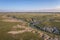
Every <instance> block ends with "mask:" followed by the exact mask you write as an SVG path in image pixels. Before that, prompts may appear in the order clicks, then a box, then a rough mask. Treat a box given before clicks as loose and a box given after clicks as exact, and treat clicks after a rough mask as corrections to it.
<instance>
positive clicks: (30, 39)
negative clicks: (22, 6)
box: [0, 13, 60, 40]
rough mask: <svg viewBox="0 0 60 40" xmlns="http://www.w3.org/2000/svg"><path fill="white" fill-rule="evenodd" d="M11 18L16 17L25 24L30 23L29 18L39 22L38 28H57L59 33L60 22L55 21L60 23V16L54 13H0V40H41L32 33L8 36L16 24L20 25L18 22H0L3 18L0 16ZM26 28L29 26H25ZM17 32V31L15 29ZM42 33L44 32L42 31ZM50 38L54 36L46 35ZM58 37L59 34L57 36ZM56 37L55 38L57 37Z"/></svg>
mask: <svg viewBox="0 0 60 40" xmlns="http://www.w3.org/2000/svg"><path fill="white" fill-rule="evenodd" d="M8 15H9V16H12V17H16V18H18V19H21V20H24V21H26V22H27V23H29V22H31V21H32V20H31V18H33V19H34V20H35V21H41V23H40V24H38V26H41V27H43V26H47V27H49V26H50V27H55V26H56V27H57V28H58V29H59V31H60V22H56V21H55V20H59V21H60V16H59V15H60V14H59V13H56V14H52V13H51V14H47V13H46V14H45V13H43V14H42V13H40V14H39V13H31V14H30V13H20V14H19V13H6V14H5V13H0V40H43V39H42V38H41V37H39V35H37V34H36V33H32V32H24V33H22V34H17V35H11V34H8V33H7V32H8V31H10V30H11V29H12V27H13V26H16V25H17V24H20V22H4V21H1V20H4V19H5V18H2V16H8ZM27 26H29V25H28V24H27ZM17 30H19V29H17ZM43 32H44V31H43ZM46 33H47V34H50V35H52V36H54V35H55V34H52V33H48V32H46ZM59 35H60V34H59ZM59 35H57V36H59Z"/></svg>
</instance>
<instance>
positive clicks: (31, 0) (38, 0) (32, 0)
mask: <svg viewBox="0 0 60 40" xmlns="http://www.w3.org/2000/svg"><path fill="white" fill-rule="evenodd" d="M0 11H60V0H0Z"/></svg>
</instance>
